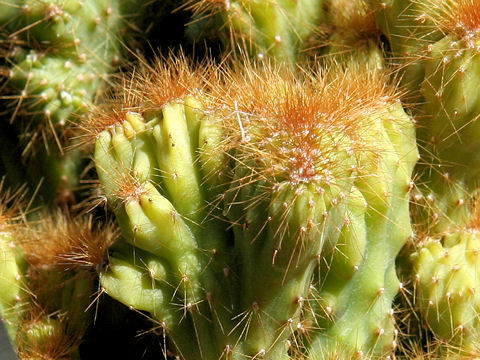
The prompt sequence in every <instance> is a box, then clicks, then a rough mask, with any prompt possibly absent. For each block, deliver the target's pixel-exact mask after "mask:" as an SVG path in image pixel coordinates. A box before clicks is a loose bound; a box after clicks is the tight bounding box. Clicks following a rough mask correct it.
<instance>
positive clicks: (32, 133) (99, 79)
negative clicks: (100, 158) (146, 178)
mask: <svg viewBox="0 0 480 360" xmlns="http://www.w3.org/2000/svg"><path fill="white" fill-rule="evenodd" d="M131 3H133V2H131V1H128V0H127V1H102V2H98V1H74V0H68V1H57V0H52V1H40V0H18V1H12V2H8V3H5V4H2V6H3V7H6V8H8V12H9V13H11V16H9V17H6V18H5V19H4V21H3V22H1V23H0V26H1V27H2V29H3V30H4V31H7V32H8V37H7V38H6V39H5V41H6V42H12V43H14V44H15V45H14V46H13V49H12V51H11V53H10V54H9V55H8V57H7V58H6V63H7V66H8V70H7V73H8V79H7V86H8V92H7V94H5V95H6V96H5V98H7V99H8V101H7V103H6V104H5V105H6V107H8V108H9V109H10V119H9V120H7V119H4V120H2V121H9V122H10V123H12V124H13V127H14V128H15V133H16V136H17V138H18V140H17V142H18V143H19V144H18V145H17V146H18V147H19V148H18V149H17V151H18V152H19V153H20V154H21V156H22V159H21V160H22V162H23V163H24V164H25V166H24V172H26V173H27V176H26V179H25V181H28V183H29V185H30V188H31V191H32V194H33V193H34V190H35V189H36V188H37V186H38V187H39V190H40V191H39V192H37V201H38V203H43V202H45V203H50V204H51V203H52V202H54V201H56V202H60V203H64V204H67V205H71V204H72V203H74V202H75V199H74V193H75V192H76V190H77V188H78V187H79V185H80V184H79V178H80V175H81V173H82V171H83V170H84V168H85V166H86V160H85V159H84V157H85V155H84V154H83V153H82V152H81V151H79V150H78V148H75V149H72V148H73V147H75V145H76V141H74V140H73V139H75V137H76V135H75V133H72V132H73V130H72V125H73V124H74V123H76V122H78V117H79V116H81V115H84V114H85V113H86V112H87V111H88V110H89V108H90V107H91V104H92V102H93V101H95V99H96V98H97V97H98V95H99V94H100V93H101V92H102V91H103V90H102V88H104V87H105V85H106V80H107V78H108V76H109V73H111V72H112V71H113V70H114V68H115V66H117V65H118V63H119V61H120V55H121V54H122V46H123V44H122V41H124V39H123V40H122V39H120V38H119V34H120V33H121V32H122V30H123V29H125V28H126V27H128V23H126V22H125V18H124V16H126V15H127V14H129V15H130V14H131V11H132V9H131V7H132V6H131V5H132V4H131ZM129 7H130V8H129ZM126 11H129V12H128V13H127V12H126ZM135 11H138V9H135ZM67 148H68V151H67V150H66V149H67ZM82 158H83V160H82ZM6 175H7V176H8V177H10V176H12V175H11V174H10V172H7V174H6ZM10 183H11V184H10V185H11V186H14V185H15V183H16V180H15V179H12V180H10ZM55 193H57V196H56V197H55V196H51V194H55Z"/></svg>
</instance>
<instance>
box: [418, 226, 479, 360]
mask: <svg viewBox="0 0 480 360" xmlns="http://www.w3.org/2000/svg"><path fill="white" fill-rule="evenodd" d="M479 245H480V244H479V238H478V229H476V228H469V229H458V230H457V231H451V232H450V233H447V234H445V235H444V236H443V237H442V238H427V239H425V244H423V245H422V246H421V247H420V248H419V250H418V251H417V252H416V253H414V254H412V257H413V260H414V264H415V268H414V272H415V276H416V278H415V279H416V282H417V291H418V295H417V301H418V302H419V305H418V306H419V307H420V309H421V314H422V316H423V317H424V318H425V321H426V323H427V324H428V326H429V328H430V329H431V331H432V332H433V333H434V334H435V336H436V340H439V341H440V342H441V343H443V344H444V346H443V348H442V355H443V356H447V355H448V354H450V355H456V356H459V355H460V356H466V357H467V356H468V357H475V356H478V354H479V351H480V348H479V344H478V330H479V329H480V327H479V311H480V305H479V300H478V292H477V291H476V289H477V288H478V252H479Z"/></svg>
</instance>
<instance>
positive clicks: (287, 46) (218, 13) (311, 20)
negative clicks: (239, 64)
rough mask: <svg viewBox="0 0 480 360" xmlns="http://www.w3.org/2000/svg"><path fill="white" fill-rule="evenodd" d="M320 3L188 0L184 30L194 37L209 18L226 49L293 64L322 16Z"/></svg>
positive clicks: (311, 0) (320, 0) (310, 0)
mask: <svg viewBox="0 0 480 360" xmlns="http://www.w3.org/2000/svg"><path fill="white" fill-rule="evenodd" d="M322 4H323V0H300V1H292V0H266V1H264V0H254V1H245V0H234V1H226V2H220V1H216V0H200V1H198V0H193V1H187V2H186V5H185V6H186V7H187V8H188V9H191V10H193V12H194V17H193V20H192V24H191V25H190V28H189V29H188V31H187V33H188V34H189V36H190V37H191V38H193V39H196V38H198V37H199V35H201V34H202V31H205V30H204V29H203V30H202V25H201V24H202V22H204V21H211V22H213V24H214V25H213V27H214V29H215V31H217V32H220V33H221V36H222V38H223V41H224V42H225V43H226V47H227V49H231V50H233V51H238V50H240V51H243V52H245V53H246V54H248V55H249V56H253V57H257V58H259V59H263V58H264V57H266V58H267V57H271V58H274V59H276V60H278V61H280V62H284V63H286V64H289V65H293V64H295V62H296V61H297V60H298V59H299V58H300V53H301V50H302V46H303V44H304V43H305V42H306V41H307V40H308V37H309V36H311V35H312V34H313V32H314V30H315V27H316V26H318V25H319V24H320V23H321V22H322V21H323V19H324V14H323V9H322ZM210 17H213V18H211V19H209V18H210ZM205 18H206V20H205Z"/></svg>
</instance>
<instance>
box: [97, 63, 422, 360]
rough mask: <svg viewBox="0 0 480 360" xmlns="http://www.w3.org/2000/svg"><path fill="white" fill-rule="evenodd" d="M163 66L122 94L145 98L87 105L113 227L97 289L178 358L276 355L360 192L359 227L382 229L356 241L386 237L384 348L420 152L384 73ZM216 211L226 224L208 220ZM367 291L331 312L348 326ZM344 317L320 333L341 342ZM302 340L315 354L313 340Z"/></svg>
mask: <svg viewBox="0 0 480 360" xmlns="http://www.w3.org/2000/svg"><path fill="white" fill-rule="evenodd" d="M169 62H170V63H171V64H170V65H158V66H157V67H155V68H154V69H153V71H154V72H153V73H152V74H149V75H143V77H140V80H139V83H141V84H148V86H147V87H146V88H147V89H149V90H148V91H145V90H143V89H142V91H138V90H133V91H132V93H133V94H135V95H138V94H139V93H144V94H147V95H146V99H145V100H142V99H141V98H140V99H136V98H133V99H132V103H133V104H127V106H125V105H123V106H122V105H120V107H119V108H118V105H116V106H117V107H116V108H115V107H114V109H113V111H112V112H111V113H110V114H108V113H106V114H105V113H103V115H102V113H101V112H99V113H96V114H95V113H94V114H93V118H92V124H89V126H90V128H91V129H92V133H93V135H94V137H95V139H96V151H95V160H96V166H97V171H98V174H99V178H100V181H101V183H102V185H103V187H104V191H105V194H106V195H107V198H108V201H109V202H110V205H111V207H112V208H113V210H114V212H115V214H116V217H117V220H118V221H119V223H120V225H121V228H122V233H123V240H122V241H121V242H120V243H118V244H117V245H115V246H114V248H113V251H114V252H113V253H112V256H111V257H110V262H109V266H108V267H107V270H106V271H105V272H104V273H103V274H102V275H101V284H102V286H103V288H104V291H105V292H106V293H108V294H109V295H110V296H113V297H114V298H116V299H117V300H119V301H121V302H123V303H125V304H126V305H128V306H132V307H134V308H137V309H139V310H146V311H148V312H149V313H150V314H151V316H152V317H153V318H154V319H155V320H156V321H157V322H158V323H159V324H160V325H161V326H162V327H164V328H165V329H166V331H167V334H169V336H170V338H171V339H172V342H173V344H174V345H175V347H176V349H177V351H178V353H179V355H181V356H182V358H185V359H190V358H197V357H199V356H202V358H204V359H210V358H212V359H213V358H219V357H222V356H226V357H232V358H242V357H244V356H249V357H264V358H272V359H279V358H282V359H283V358H285V359H288V358H290V355H289V349H288V346H286V341H289V339H290V338H291V337H292V336H294V332H295V328H296V324H299V323H300V321H301V319H300V316H301V309H302V307H303V305H304V303H305V301H306V300H305V299H307V297H308V292H309V288H310V283H311V278H312V276H313V272H314V269H315V268H316V266H317V258H318V257H321V258H323V257H325V256H328V254H330V253H332V251H334V249H335V248H336V243H337V240H338V239H339V237H342V236H343V238H344V239H345V238H346V236H347V235H346V233H347V230H342V226H339V224H343V223H344V219H345V217H346V216H347V214H351V213H358V209H357V208H358V204H359V202H360V203H361V204H364V205H363V208H364V213H362V215H360V217H362V221H364V222H365V225H361V226H364V228H365V229H366V228H367V227H370V228H369V231H370V232H372V230H371V229H373V228H375V226H376V225H378V226H380V225H379V224H380V223H381V224H383V225H382V227H383V229H384V230H382V231H383V232H381V233H379V234H378V235H371V236H372V239H373V240H371V241H370V243H369V244H368V249H369V250H368V251H369V252H370V253H372V252H374V251H382V249H384V248H383V247H381V246H379V244H380V241H390V242H393V241H395V245H388V250H386V251H387V253H388V255H387V256H385V254H384V253H382V254H381V257H382V259H381V260H380V259H379V257H377V259H378V260H377V261H382V264H384V265H381V267H383V268H384V269H385V274H384V275H381V281H380V284H379V285H378V288H376V290H375V294H377V292H378V290H379V289H382V288H383V289H384V290H383V292H382V294H381V295H382V296H383V295H384V297H385V299H384V300H382V301H380V300H379V301H378V304H380V305H379V309H378V310H377V309H374V310H372V318H376V317H383V318H385V320H382V321H386V322H387V323H389V324H390V325H388V326H389V327H388V330H387V331H389V334H388V336H387V335H386V336H384V338H385V339H389V338H390V342H389V344H390V345H391V343H392V342H393V338H392V337H393V327H394V325H393V322H392V321H391V320H390V318H391V311H389V309H391V302H392V299H393V296H394V294H395V293H396V291H397V290H398V287H399V283H398V280H397V279H396V276H395V271H394V267H393V265H394V259H395V256H396V254H397V253H398V251H399V249H400V248H401V246H402V245H403V243H404V242H405V241H406V239H407V237H408V236H409V235H410V227H409V226H408V225H407V224H409V220H408V190H409V184H410V172H411V168H412V166H413V164H414V163H415V161H416V158H417V152H416V147H415V139H414V136H413V134H414V132H413V127H412V123H411V120H410V119H409V117H408V116H407V115H406V114H405V113H404V112H403V110H402V109H401V107H400V105H399V103H398V100H397V98H396V97H395V95H394V92H392V91H391V90H389V89H388V88H385V85H384V83H383V82H381V81H380V80H381V77H376V76H371V77H369V75H368V73H366V75H364V76H363V77H362V74H361V73H362V71H361V69H363V68H358V69H355V70H342V69H340V68H336V69H335V70H332V71H330V72H328V73H322V72H319V73H317V74H316V76H313V77H311V78H310V77H306V78H305V79H304V80H298V79H295V78H294V77H293V75H284V76H282V75H281V73H280V71H279V70H275V69H263V70H261V69H255V68H243V67H239V68H237V69H235V70H233V71H231V70H228V69H226V68H222V69H221V72H222V75H219V74H218V70H217V69H214V68H213V65H207V66H205V68H203V69H202V70H198V69H196V71H195V72H192V70H191V68H189V67H188V66H186V65H185V64H184V63H183V62H182V61H179V60H172V59H169ZM150 71H152V70H150ZM335 71H336V72H335ZM227 72H228V73H227ZM199 73H200V74H201V76H198V74H199ZM225 73H227V75H226V74H225ZM205 77H207V78H208V80H207V81H205V80H204V78H205ZM146 79H148V81H146ZM166 79H167V80H166ZM195 79H196V80H195ZM167 81H168V82H167ZM226 83H228V84H229V85H228V86H225V85H224V84H226ZM365 84H367V86H365ZM130 87H131V85H130V86H129V88H130ZM207 90H208V92H209V93H211V95H208V94H205V92H206V91H207ZM150 94H153V95H150ZM352 94H354V95H352ZM144 96H145V95H144ZM127 98H128V97H127ZM386 99H388V100H386ZM359 104H362V105H361V106H360V105H359ZM129 109H132V111H133V110H135V111H138V113H133V112H131V111H129ZM232 114H233V115H232ZM102 128H103V129H105V130H102ZM320 129H321V130H320ZM379 134H381V135H379ZM379 137H380V138H382V139H384V141H385V142H384V143H382V145H380V144H379ZM366 139H370V140H366ZM369 141H372V142H373V141H374V143H375V145H374V146H369V144H368V143H369ZM379 149H382V150H379ZM384 153H385V155H380V154H384ZM384 158H385V160H379V159H384ZM399 159H402V160H401V161H399ZM383 161H384V162H383ZM371 174H376V175H372V176H370V175H371ZM386 174H389V175H386ZM212 175H215V176H213V177H212ZM218 176H220V178H218ZM378 177H380V178H382V177H383V179H384V180H381V181H380V182H379V181H378V180H377V178H378ZM393 179H394V180H393ZM386 194H389V195H388V196H390V197H389V198H388V200H386V199H385V198H384V197H385V196H387V195H386ZM359 199H362V200H359ZM209 204H210V205H209ZM212 205H214V207H213V208H210V207H211V206H212ZM350 206H351V208H350ZM219 208H223V214H222V212H219ZM392 209H396V211H395V212H394V211H393V210H392ZM379 213H380V214H382V215H378V214H379ZM363 216H365V220H363ZM219 217H220V218H223V219H224V220H227V221H228V222H229V223H231V224H232V225H231V228H232V230H233V233H231V232H228V231H226V228H225V225H221V223H219V224H217V225H216V222H217V221H218V220H216V219H217V218H219ZM375 218H377V220H375ZM397 223H399V224H400V223H401V224H402V225H396V226H395V225H393V224H397ZM204 227H205V229H204ZM207 227H208V230H207ZM160 229H161V230H160ZM385 233H392V236H386V235H385ZM207 234H208V235H207ZM232 237H233V239H232ZM374 239H377V240H374ZM380 239H381V240H380ZM385 239H388V240H385ZM393 239H395V240H393ZM352 241H354V240H353V239H352ZM384 246H387V245H386V243H385V245H384ZM374 249H375V250H374ZM385 249H387V247H386V248H385ZM352 251H353V250H352ZM353 252H354V251H353ZM352 256H354V257H357V258H358V257H362V255H361V254H359V253H355V252H354V254H353V255H352ZM333 257H334V258H336V256H335V255H334V256H333ZM372 258H374V256H372ZM372 261H375V260H372ZM375 266H378V265H373V264H370V263H368V262H367V263H365V264H361V266H360V271H359V274H361V275H360V276H357V277H355V279H354V280H352V281H351V283H350V284H349V285H346V288H352V289H351V290H350V291H352V292H358V290H357V287H360V286H365V283H366V282H367V280H366V278H368V277H370V271H372V269H374V267H375ZM369 269H370V270H369ZM347 272H348V271H347ZM338 275H339V274H335V275H332V277H333V276H338ZM327 276H328V275H327ZM340 276H342V275H340ZM344 276H348V275H344ZM266 284H268V287H266V286H265V285H266ZM219 286H220V288H219ZM372 286H375V285H372ZM129 289H136V290H135V291H129ZM321 290H322V291H325V292H327V291H328V290H326V288H325V290H324V289H323V288H322V289H321ZM225 293H226V294H228V295H229V296H227V297H226V296H225ZM345 293H346V292H345ZM219 294H223V297H221V296H220V295H219ZM347 296H348V295H342V296H339V298H341V297H347ZM367 297H368V295H365V298H362V299H361V300H359V303H358V308H356V307H354V306H352V307H349V306H347V305H346V304H344V305H340V306H339V307H344V308H345V310H344V311H346V312H347V313H348V312H349V311H350V313H351V315H348V316H352V317H355V316H356V317H357V318H358V319H359V321H360V319H362V317H359V314H362V315H363V313H364V312H365V311H367V310H368V309H369V307H370V306H371V299H370V298H368V300H367ZM222 298H223V299H224V300H223V301H222V300H220V299H222ZM342 301H344V300H339V304H340V303H342ZM207 305H208V306H207ZM226 310H228V311H226ZM389 314H390V317H388V316H389ZM343 321H350V320H347V318H345V320H342V319H341V317H340V316H339V317H338V321H337V320H336V321H334V322H333V324H332V325H331V326H330V327H331V328H332V329H327V331H325V332H320V333H319V334H318V338H319V339H321V338H322V337H323V338H328V337H330V336H332V334H334V335H333V336H335V337H336V338H337V340H338V341H343V340H345V338H344V337H342V335H345V334H342V332H343V331H342V330H335V329H333V328H335V327H338V328H341V327H342V325H341V324H342V322H343ZM208 323H211V325H208ZM384 327H387V325H383V324H382V325H381V328H382V329H383V328H384ZM329 331H331V333H330V335H328V334H329ZM372 332H373V331H372ZM366 336H367V337H368V336H370V335H366ZM345 337H347V338H348V335H345ZM340 339H341V340H340ZM319 341H320V342H321V341H322V340H319ZM369 341H371V340H366V341H365V343H364V344H362V345H361V349H362V350H364V351H365V352H366V353H367V352H369V351H370V350H369V349H372V351H373V349H374V348H375V342H376V341H373V342H369ZM385 341H386V343H388V341H389V340H385ZM352 346H353V345H352ZM379 347H380V348H381V350H380V351H379V352H381V353H383V351H386V350H385V345H380V346H379ZM359 350H360V349H359ZM308 351H309V352H310V353H311V355H312V356H320V354H322V353H324V352H325V351H326V350H325V348H324V347H323V346H322V345H317V344H316V343H315V344H312V346H311V348H310V349H308ZM327 351H328V350H327Z"/></svg>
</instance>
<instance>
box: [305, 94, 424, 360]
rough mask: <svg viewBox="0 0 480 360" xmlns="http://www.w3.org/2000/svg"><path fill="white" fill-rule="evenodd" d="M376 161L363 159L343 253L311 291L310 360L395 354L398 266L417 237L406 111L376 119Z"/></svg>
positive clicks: (394, 108)
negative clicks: (406, 247)
mask: <svg viewBox="0 0 480 360" xmlns="http://www.w3.org/2000/svg"><path fill="white" fill-rule="evenodd" d="M366 123H367V124H369V126H368V128H369V131H368V133H367V134H365V135H364V136H372V140H373V139H375V142H376V144H377V146H378V148H377V149H381V150H379V153H378V154H379V156H378V158H377V159H372V158H369V156H368V153H367V154H366V155H365V156H362V155H360V158H359V166H360V168H362V169H363V171H365V173H363V172H362V173H360V174H359V176H358V178H357V179H356V180H355V182H354V185H355V191H354V192H352V196H351V198H350V200H349V204H348V210H347V213H346V217H345V219H344V221H343V223H344V225H343V229H342V234H341V237H340V240H339V242H338V245H337V247H336V249H335V251H334V252H333V254H332V255H331V256H329V257H327V258H326V259H325V261H322V267H321V269H320V273H319V277H320V279H319V283H318V285H316V287H315V288H313V289H312V290H313V291H312V296H313V297H314V298H316V299H317V301H318V303H315V302H314V303H313V304H312V309H313V311H317V312H318V313H317V314H316V319H315V320H311V321H313V322H314V323H313V324H312V325H311V326H313V327H315V328H317V327H318V328H319V329H324V330H320V331H314V334H315V335H314V337H313V341H312V344H311V345H310V347H309V348H308V352H309V358H312V359H323V358H334V357H335V356H339V357H340V358H349V357H356V356H373V357H375V356H382V355H384V354H388V353H390V352H391V351H392V350H393V349H394V348H395V346H396V332H395V323H394V317H393V315H394V310H393V304H392V303H393V299H394V297H395V295H396V294H397V292H398V290H399V289H400V283H399V280H398V278H397V275H396V273H395V258H396V256H397V255H398V253H399V251H400V249H401V248H402V246H403V245H404V244H405V243H406V242H407V240H408V238H409V237H410V236H411V226H410V218H409V215H410V214H409V187H410V183H411V174H412V171H413V166H414V165H415V163H416V161H417V159H418V152H417V149H416V146H415V130H414V126H413V123H412V121H411V119H410V118H409V117H408V116H407V115H406V114H405V113H404V111H403V109H402V108H401V105H400V103H397V104H395V105H391V106H390V107H389V108H388V110H387V111H385V112H384V113H379V114H378V115H377V116H372V119H371V122H369V121H367V122H366Z"/></svg>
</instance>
